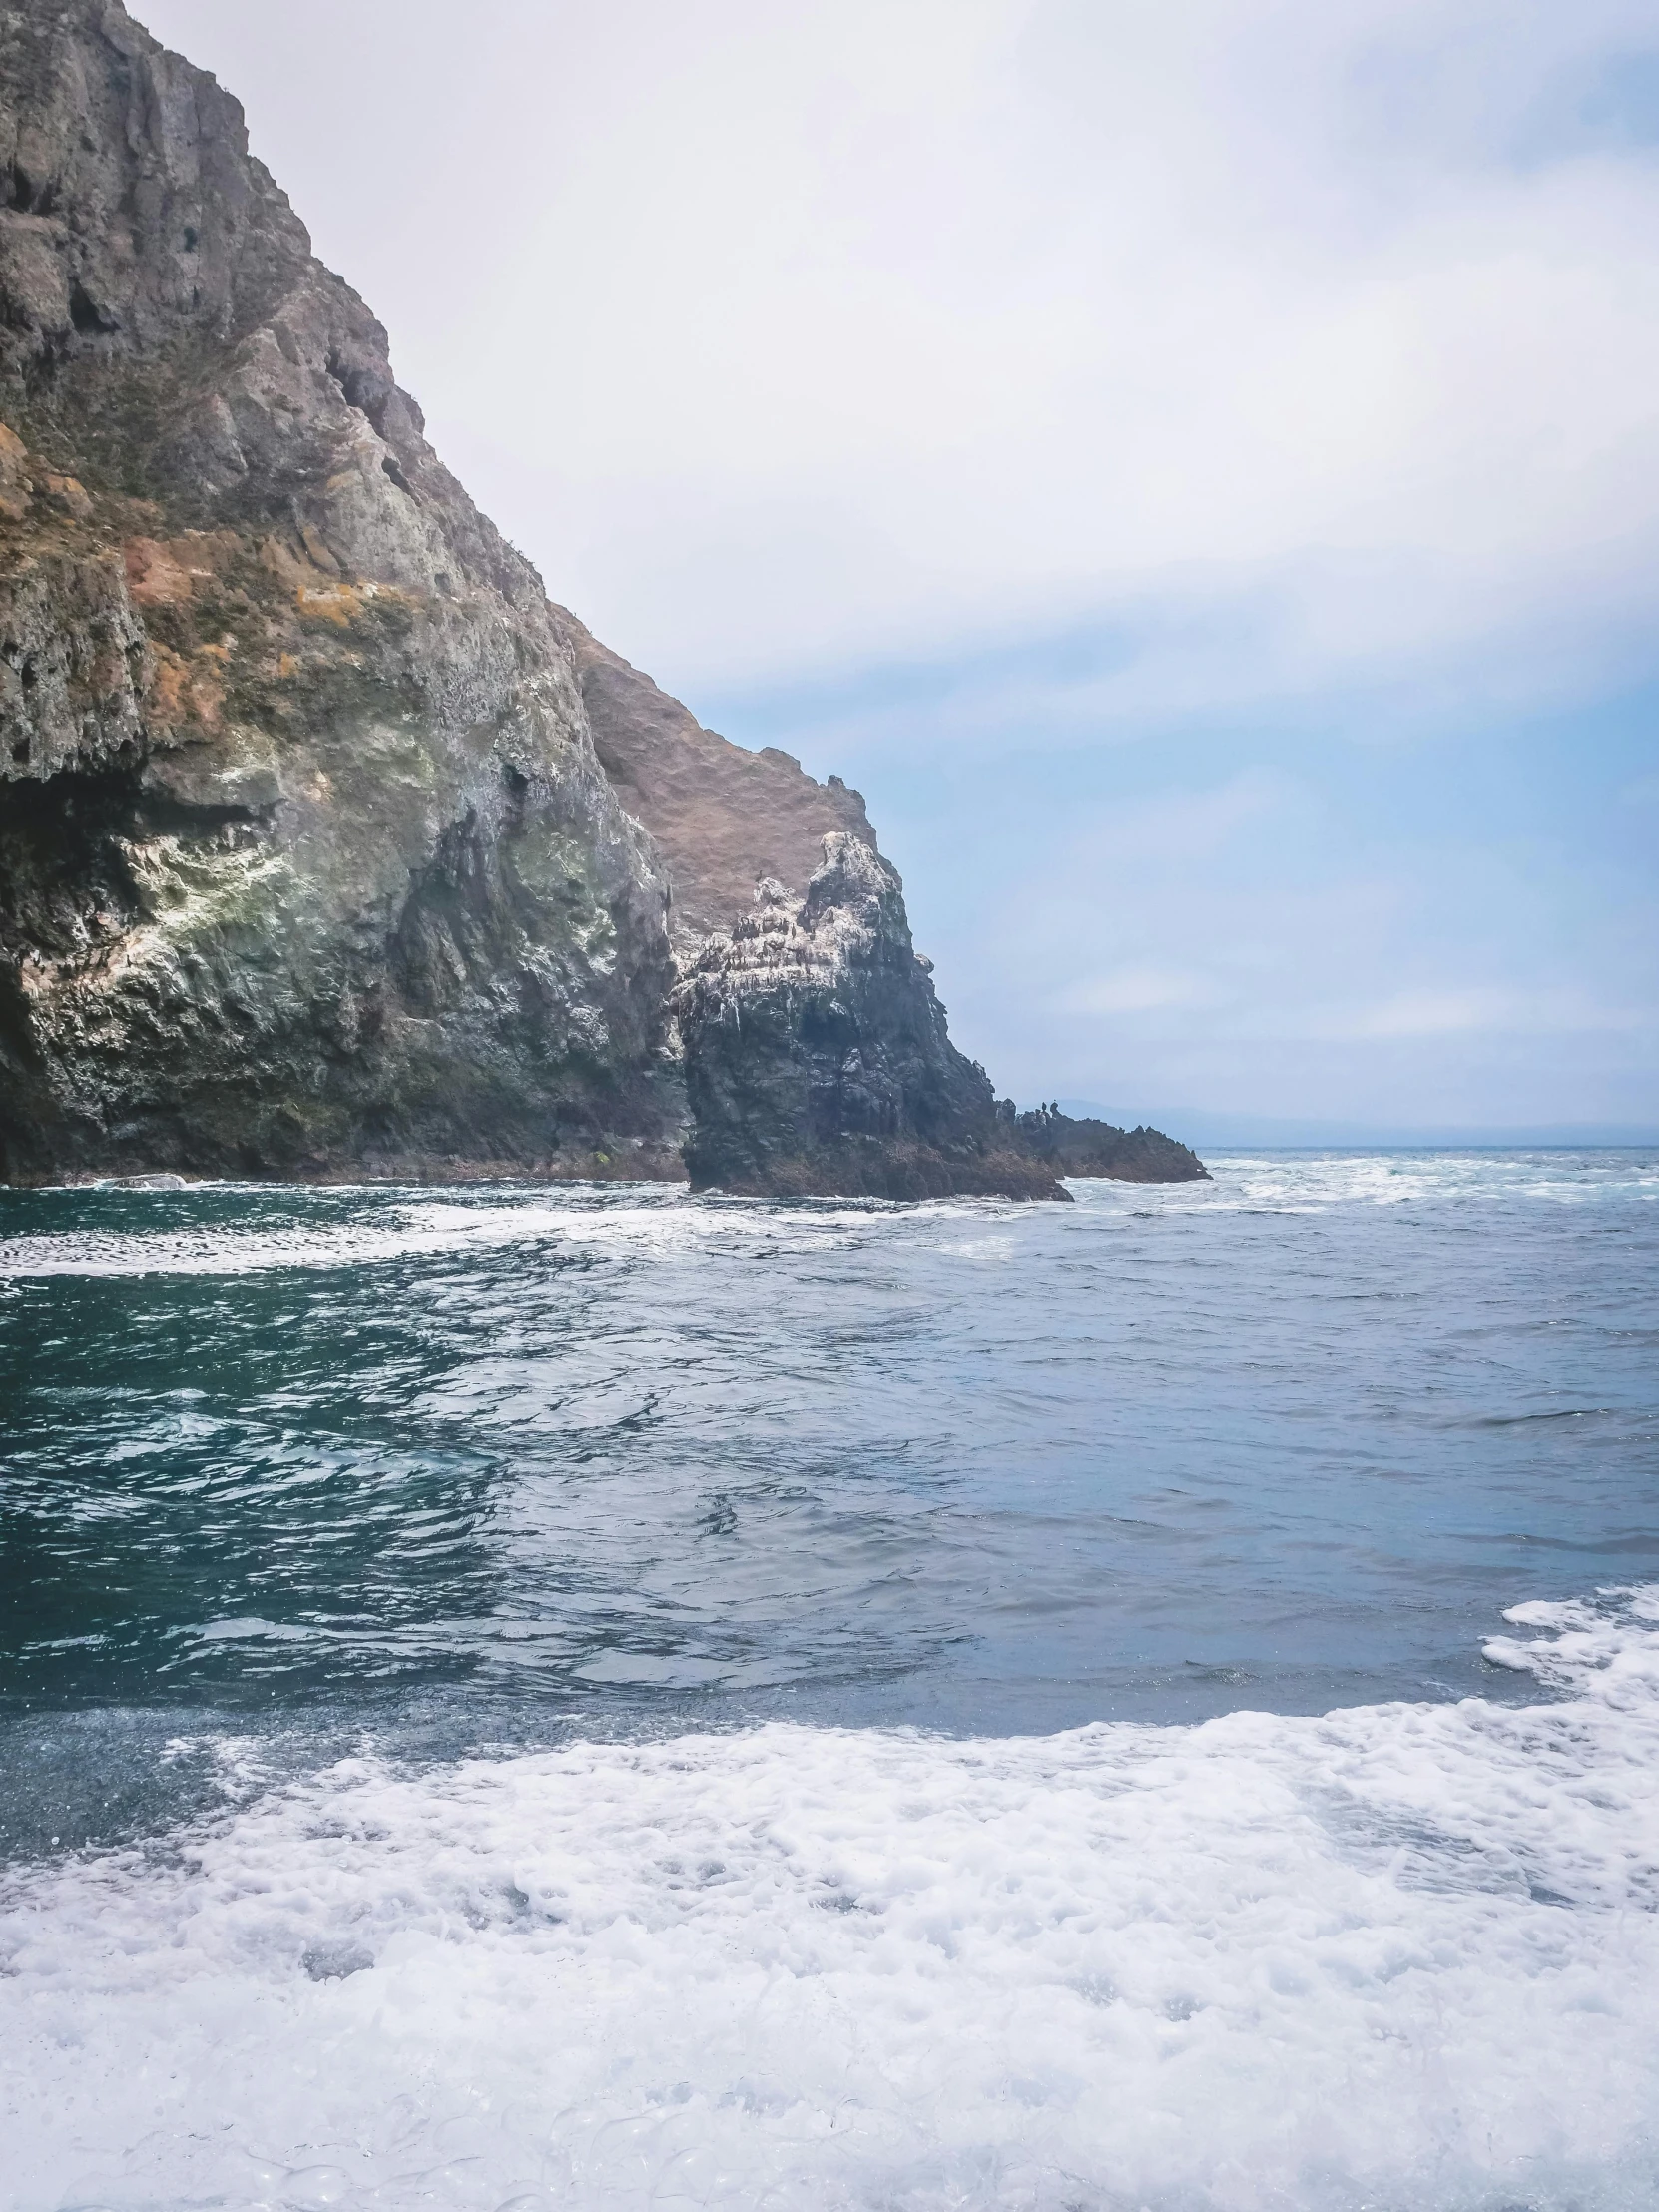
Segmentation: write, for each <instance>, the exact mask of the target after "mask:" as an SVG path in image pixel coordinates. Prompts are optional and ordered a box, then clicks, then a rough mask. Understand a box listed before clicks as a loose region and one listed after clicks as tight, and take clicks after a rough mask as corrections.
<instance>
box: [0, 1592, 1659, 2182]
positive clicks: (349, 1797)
mask: <svg viewBox="0 0 1659 2212" xmlns="http://www.w3.org/2000/svg"><path fill="white" fill-rule="evenodd" d="M1511 1625H1512V1626H1513V1627H1514V1628H1515V1629H1516V1630H1517V1631H1520V1632H1521V1633H1518V1634H1517V1635H1516V1636H1514V1637H1509V1638H1504V1639H1502V1640H1501V1641H1500V1642H1499V1643H1498V1644H1497V1645H1495V1646H1494V1647H1493V1653H1492V1655H1493V1656H1494V1657H1495V1658H1498V1659H1500V1660H1501V1661H1502V1662H1503V1663H1505V1664H1507V1665H1510V1666H1522V1667H1526V1668H1530V1669H1532V1670H1533V1671H1534V1672H1536V1673H1537V1674H1539V1675H1541V1676H1543V1677H1544V1678H1546V1679H1547V1681H1548V1682H1549V1683H1550V1684H1551V1685H1552V1686H1554V1687H1557V1688H1559V1689H1562V1690H1564V1691H1566V1692H1567V1693H1568V1694H1567V1695H1566V1696H1565V1697H1564V1698H1563V1699H1562V1701H1561V1702H1559V1703H1555V1704H1545V1705H1540V1706H1537V1707H1534V1708H1531V1709H1525V1710H1521V1709H1515V1708H1505V1707H1500V1706H1494V1705H1490V1704H1486V1703H1481V1702H1477V1701H1470V1702H1467V1703H1464V1704H1461V1705H1456V1706H1420V1705H1393V1706H1385V1707H1378V1708H1372V1709H1366V1710H1355V1711H1348V1712H1341V1713H1336V1714H1333V1715H1330V1716H1328V1717H1327V1718H1325V1719H1323V1720H1296V1719H1284V1718H1275V1717H1270V1716H1265V1715H1259V1714H1235V1715H1232V1716H1231V1717H1229V1718H1227V1719H1224V1720H1218V1721H1212V1722H1210V1723H1208V1724H1206V1725H1204V1726H1202V1727H1197V1728H1191V1729H1178V1728H1140V1727H1131V1726H1127V1725H1114V1726H1100V1727H1094V1728H1089V1729H1084V1730H1081V1731H1078V1732H1076V1733H1072V1734H1068V1735H1064V1736H1059V1737H1052V1738H1047V1739H1040V1740H1031V1739H1023V1740H1022V1739H1015V1740H1005V1741H980V1742H948V1741H941V1740H937V1739H930V1738H926V1737H920V1736H915V1735H910V1734H890V1733H882V1732H878V1731H856V1732H855V1731H834V1730H822V1731H818V1730H811V1729H805V1728H797V1727H787V1726H772V1727H767V1728H762V1729H758V1730H754V1731H750V1732H748V1733H744V1734H739V1735H732V1736H713V1737H682V1738H679V1739H676V1740H673V1741H667V1742H660V1743H653V1744H645V1745H634V1746H614V1745H612V1746H596V1745H581V1746H576V1747H573V1748H569V1749H565V1750H562V1751H559V1752H557V1753H550V1754H543V1755H538V1756H534V1757H520V1758H514V1759H504V1760H501V1761H498V1762H493V1763H492V1762H485V1761H473V1762H469V1763H467V1764H464V1765H461V1766H458V1767H451V1768H447V1769H442V1770H437V1771H426V1772H422V1773H419V1774H399V1773H396V1772H393V1771H390V1770H388V1769H387V1768H385V1767H384V1766H382V1765H380V1764H377V1763H376V1762H375V1761H374V1760H373V1759H372V1758H366V1757H365V1758H362V1759H359V1760H354V1761H352V1762H349V1763H347V1764H345V1765H343V1766H339V1767H336V1768H334V1769H333V1770H331V1771H330V1772H329V1773H327V1774H326V1775H324V1776H322V1777H321V1778H319V1779H318V1780H316V1781H314V1782H312V1783H310V1784H307V1785H305V1786H302V1787H293V1788H284V1789H279V1790H273V1791H271V1792H270V1793H269V1794H267V1795H266V1796H264V1797H263V1798H259V1799H258V1800H256V1801H255V1802H252V1803H245V1804H244V1805H243V1806H242V1809H240V1810H237V1811H235V1812H230V1813H227V1814H226V1815H224V1816H223V1817H222V1818H221V1819H219V1820H217V1821H215V1822H211V1823H208V1824H205V1825H203V1826H202V1827H200V1828H199V1829H197V1830H195V1831H194V1832H192V1833H191V1834H189V1835H187V1836H186V1837H184V1838H183V1839H182V1840H181V1841H180V1843H179V1848H177V1849H176V1850H170V1851H168V1852H166V1853H150V1854H145V1853H142V1852H137V1851H133V1852H124V1853H115V1854H105V1855H101V1856H88V1857H84V1858H78V1859H74V1860H71V1861H69V1862H67V1863H60V1864H57V1865H51V1866H42V1867H37V1868H34V1869H30V1870H26V1871H25V1872H24V1873H22V1874H21V1875H20V1876H19V1877H18V1878H17V1879H16V1880H15V1881H14V1882H13V1884H12V1886H11V1891H10V1895H9V1900H8V1904H7V1910H6V1914H5V1919H4V1936H5V1946H6V1954H7V1963H6V1968H5V1971H4V1974H3V1976H0V2048H3V2049H4V2050H5V2052H6V2055H7V2061H8V2063H7V2069H6V2082H7V2085H6V2087H5V2090H4V2100H5V2110H4V2126H3V2139H4V2141H5V2143H6V2160H7V2164H8V2166H9V2170H10V2178H9V2181H8V2183H7V2185H6V2186H7V2194H6V2198H5V2201H6V2204H7V2205H8V2207H9V2208H13V2212H60V2208H67V2207H72V2206H91V2205H104V2206H109V2207H112V2208H114V2212H138V2208H140V2207H147V2208H154V2212H159V2208H161V2207H163V2206H166V2207H175V2206H180V2205H185V2204H204V2205H205V2204H210V2203H211V2204H215V2205H224V2206H226V2207H244V2206H256V2205H261V2206H272V2207H277V2206H319V2205H332V2206H341V2207H347V2208H364V2212H366V2208H368V2207H375V2208H383V2212H402V2208H409V2212H414V2208H415V2207H439V2208H441V2207H448V2206H455V2207H476V2208H478V2212H494V2208H496V2207H500V2206H503V2205H506V2204H508V2203H513V2204H515V2205H518V2206H519V2207H520V2212H531V2208H532V2207H539V2206H546V2207H547V2208H549V2212H551V2208H552V2207H554V2206H558V2207H567V2206H568V2207H624V2206H627V2207H645V2206H652V2207H682V2206H683V2207H691V2206H723V2207H731V2208H733V2212H736V2208H738V2207H744V2208H746V2212H747V2208H750V2207H762V2206H765V2207H774V2208H778V2212H795V2208H800V2212H807V2208H814V2212H820V2208H826V2207H848V2208H850V2207H868V2208H874V2207H877V2206H879V2207H888V2208H898V2207H906V2208H922V2207H926V2208H929V2212H931V2208H935V2207H937V2208H942V2207H946V2206H950V2207H966V2206H1005V2205H1006V2206H1016V2205H1017V2206H1031V2207H1037V2206H1042V2207H1052V2208H1058V2207H1062V2206H1090V2207H1092V2206H1099V2207H1111V2208H1114V2212H1134V2208H1136V2207H1140V2206H1148V2207H1153V2208H1156V2212H1165V2208H1168V2212H1199V2208H1213V2212H1219V2208H1226V2212H1268V2208H1280V2212H1285V2208H1291V2207H1296V2208H1299V2212H1300V2208H1312V2212H1338V2208H1342V2212H1358V2208H1360V2207H1362V2206H1364V2207H1368V2208H1371V2212H1406V2208H1409V2212H1450V2208H1454V2207H1455V2208H1469V2207H1484V2208H1488V2212H1495V2208H1497V2207H1499V2206H1504V2207H1522V2206H1524V2207H1538V2208H1545V2207H1547V2208H1551V2212H1565V2208H1566V2207H1568V2206H1569V2205H1570V2206H1573V2207H1576V2208H1577V2212H1613V2208H1617V2212H1638V2208H1642V2212H1650V2208H1651V2207H1652V2205H1653V2204H1654V2203H1655V2202H1656V2201H1659V2163H1656V2159H1659V2151H1656V2145H1655V2140H1654V2135H1653V2131H1652V2122H1653V2116H1654V2110H1655V2096H1654V2087H1655V2083H1656V2081H1659V1914H1656V1913H1655V1905H1656V1903H1659V1864H1656V1860H1659V1590H1647V1591H1627V1592H1613V1593H1603V1594H1602V1595H1601V1596H1600V1597H1599V1598H1597V1599H1595V1600H1593V1601H1587V1602H1584V1603H1581V1604H1578V1605H1575V1606H1569V1607H1558V1608H1541V1607H1537V1606H1528V1607H1521V1608H1517V1610H1516V1613H1515V1614H1514V1615H1512V1616H1511ZM233 1748H234V1751H235V1759H234V1760H233V1762H232V1763H233V1765H236V1764H237V1762H242V1763H243V1767H244V1768H245V1765H246V1757H247V1747H246V1745H243V1744H239V1745H238V1746H236V1747H233ZM239 1771H241V1770H240V1769H239Z"/></svg>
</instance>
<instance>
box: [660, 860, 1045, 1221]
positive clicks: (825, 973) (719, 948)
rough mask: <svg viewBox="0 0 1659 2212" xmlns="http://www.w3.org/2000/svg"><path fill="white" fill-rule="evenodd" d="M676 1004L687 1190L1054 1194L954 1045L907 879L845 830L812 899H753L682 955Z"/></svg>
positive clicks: (780, 888) (784, 893)
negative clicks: (688, 1130)
mask: <svg viewBox="0 0 1659 2212" xmlns="http://www.w3.org/2000/svg"><path fill="white" fill-rule="evenodd" d="M678 1011H679V1015H680V1025H681V1031H682V1034H683V1036H684V1039H685V1051H686V1087H687V1092H688V1095H689V1097H690V1101H691V1107H692V1112H693V1115H694V1116H695V1134H694V1136H693V1138H692V1141H691V1143H690V1144H688V1146H687V1148H686V1163H687V1166H688V1167H689V1168H690V1170H691V1177H692V1182H693V1184H694V1186H702V1187H710V1186H718V1187H719V1188H721V1189H724V1190H729V1191H740V1192H748V1191H775V1192H780V1193H785V1194H800V1195H808V1194H814V1193H819V1194H824V1195H830V1196H832V1195H844V1194H866V1195H868V1196H871V1197H878V1198H934V1197H942V1196H945V1195H947V1194H950V1193H954V1192H981V1193H986V1194H1000V1195H1002V1196H1005V1197H1011V1198H1062V1197H1064V1196H1065V1193H1064V1192H1063V1191H1062V1190H1061V1189H1060V1187H1059V1185H1058V1184H1057V1183H1056V1181H1055V1178H1054V1172H1053V1170H1052V1169H1051V1168H1046V1167H1044V1166H1043V1165H1042V1164H1041V1163H1039V1162H1036V1161H1033V1160H1030V1159H1028V1158H1025V1157H1023V1156H1022V1155H1021V1154H1020V1152H1019V1151H1018V1149H1017V1148H1016V1146H1015V1145H1014V1144H1013V1143H1012V1142H1010V1141H1009V1136H1008V1131H1007V1127H1006V1124H1005V1123H1004V1122H1003V1121H1002V1120H1000V1119H999V1117H998V1115H997V1111H996V1102H995V1098H994V1095H993V1093H992V1090H991V1084H990V1079H989V1078H988V1077H987V1075H986V1074H985V1071H984V1069H983V1068H981V1067H979V1066H977V1065H976V1064H975V1063H974V1062H973V1061H971V1060H969V1059H967V1058H965V1057H964V1056H963V1054H961V1053H960V1052H958V1051H957V1050H956V1048H955V1046H954V1045H953V1044H952V1043H951V1042H950V1038H949V1034H948V1032H947V1030H946V1027H945V1015H944V1008H943V1007H942V1006H941V1005H940V1004H939V1001H938V998H937V996H936V995H935V993H934V990H933V985H932V981H931V979H930V977H929V975H928V972H927V968H926V966H925V964H924V963H923V962H922V961H920V960H919V959H918V958H917V957H916V954H915V951H914V948H913V947H912V945H911V942H910V930H909V924H908V921H907V920H906V917H905V913H904V897H903V887H902V885H901V884H900V882H899V879H898V876H897V874H896V873H895V872H894V870H893V869H892V867H890V866H889V865H888V863H887V862H886V861H885V860H883V859H882V858H881V857H880V855H879V854H878V853H876V852H875V851H874V850H872V848H871V847H870V846H869V845H868V844H867V843H866V842H865V841H864V840H863V839H862V838H860V837H857V836H854V835H852V834H850V833H849V832H847V831H845V830H837V831H834V832H832V833H831V834H830V835H829V836H828V837H826V838H825V840H824V862H823V865H822V866H821V867H820V868H819V869H818V871H817V872H816V873H815V874H814V876H813V878H812V880H811V882H810V883H809V884H808V886H807V890H806V894H805V896H804V897H802V898H799V899H797V898H794V897H792V896H791V895H790V893H789V891H788V890H787V889H786V888H785V886H784V885H783V884H781V883H777V882H770V883H763V884H761V885H760V886H759V888H758V890H757V892H756V896H755V902H754V907H753V910H752V912H751V913H750V914H748V915H747V916H746V917H745V918H744V919H743V920H742V921H740V922H739V923H738V924H737V925H736V926H735V927H734V928H733V929H732V930H731V931H730V932H728V933H725V934H721V935H716V936H712V937H710V938H709V939H707V941H706V942H705V943H704V945H703V946H702V948H701V949H700V951H699V952H698V953H697V954H696V955H695V956H694V957H693V959H692V960H691V962H690V964H689V972H688V974H687V977H686V980H685V982H684V983H683V984H682V986H681V989H680V993H679V999H678Z"/></svg>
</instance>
